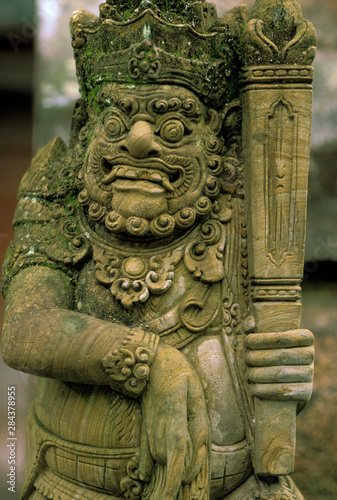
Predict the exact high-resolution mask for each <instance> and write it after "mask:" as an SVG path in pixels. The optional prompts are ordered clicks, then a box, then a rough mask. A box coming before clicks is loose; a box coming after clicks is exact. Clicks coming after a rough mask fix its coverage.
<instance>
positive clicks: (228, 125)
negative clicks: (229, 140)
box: [221, 99, 242, 136]
mask: <svg viewBox="0 0 337 500" xmlns="http://www.w3.org/2000/svg"><path fill="white" fill-rule="evenodd" d="M241 115H242V104H241V101H240V99H234V100H233V101H231V102H229V103H228V104H227V106H225V108H224V109H223V111H222V113H221V121H222V131H223V133H224V134H225V135H226V136H230V135H233V134H240V133H241Z"/></svg>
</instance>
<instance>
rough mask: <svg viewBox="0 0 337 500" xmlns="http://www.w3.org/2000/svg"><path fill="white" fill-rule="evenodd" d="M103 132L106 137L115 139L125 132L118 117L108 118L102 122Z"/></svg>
mask: <svg viewBox="0 0 337 500" xmlns="http://www.w3.org/2000/svg"><path fill="white" fill-rule="evenodd" d="M104 127H105V131H106V134H107V136H108V137H110V138H112V139H113V138H115V137H116V138H117V137H118V136H120V135H121V134H123V133H124V132H125V130H126V129H125V125H124V123H123V121H122V120H121V119H120V118H119V117H118V116H108V117H107V118H106V120H105V122H104Z"/></svg>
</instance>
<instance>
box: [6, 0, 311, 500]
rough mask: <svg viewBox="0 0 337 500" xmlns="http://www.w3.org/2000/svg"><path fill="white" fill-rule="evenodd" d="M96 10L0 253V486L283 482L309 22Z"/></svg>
mask: <svg viewBox="0 0 337 500" xmlns="http://www.w3.org/2000/svg"><path fill="white" fill-rule="evenodd" d="M99 9H100V12H99V17H96V16H94V15H93V14H91V13H90V12H88V11H76V12H75V13H74V14H73V16H72V19H71V33H72V43H73V47H74V53H75V59H76V65H77V75H78V79H79V84H80V90H81V99H80V100H79V101H78V102H77V104H76V106H75V110H74V115H73V124H72V133H71V139H70V144H69V147H68V146H66V145H65V144H64V142H63V141H62V140H61V139H60V138H56V139H54V140H53V141H52V142H51V143H50V144H48V145H47V146H46V147H44V148H43V149H41V150H40V151H39V153H38V154H37V156H36V157H35V159H34V160H33V162H32V164H31V167H30V168H29V170H28V171H27V173H26V175H25V176H24V178H23V180H22V182H21V185H20V188H19V203H18V207H17V210H16V213H15V219H14V227H15V239H14V240H13V242H12V243H11V246H10V248H9V250H8V253H7V257H6V261H5V265H4V271H5V272H4V280H3V293H4V295H5V297H6V315H5V321H4V330H3V342H2V349H3V356H4V359H5V361H6V363H7V364H9V365H10V366H12V367H13V368H16V369H18V370H22V371H25V372H28V373H32V374H35V375H38V376H39V380H38V384H37V389H36V395H35V400H34V402H33V405H32V407H31V410H30V413H29V457H28V464H27V473H26V480H25V485H24V489H23V492H22V497H21V498H22V499H25V500H26V499H29V500H43V499H61V500H73V499H75V498H76V499H77V498H78V499H80V498H81V499H82V498H83V499H92V500H101V499H102V500H103V499H108V498H109V499H122V498H129V499H134V500H136V499H139V500H140V499H143V500H210V499H212V500H213V499H214V500H215V499H224V498H226V499H228V500H243V499H244V500H253V499H261V500H266V499H276V500H299V499H302V498H303V497H302V495H301V494H300V492H299V491H298V489H297V488H296V486H295V485H294V483H293V482H292V480H291V479H290V477H289V474H290V473H291V472H293V469H294V463H293V461H294V459H293V456H294V439H295V417H296V413H297V412H299V411H301V410H302V409H303V408H304V406H305V405H306V403H307V401H308V399H309V398H310V395H311V390H312V376H313V336H312V334H311V332H309V331H307V330H301V329H299V320H300V309H301V304H300V296H301V289H300V286H299V285H300V281H301V276H302V267H303V258H304V234H305V214H306V190H307V169H308V156H309V141H310V119H311V81H312V68H311V66H310V64H311V62H312V60H313V57H314V53H315V43H316V35H315V30H314V28H313V27H312V25H311V23H309V22H308V21H305V20H303V17H302V13H301V9H300V6H299V3H298V1H297V0H257V1H256V3H255V6H254V8H253V10H252V12H251V13H250V16H249V13H248V11H247V8H246V7H245V6H239V7H236V8H235V9H233V10H232V11H230V12H229V13H227V14H226V15H224V16H223V17H221V18H217V14H216V9H215V6H214V4H212V3H207V2H205V1H201V2H194V1H189V0H188V1H184V2H182V1H180V0H176V1H171V2H167V1H164V0H157V1H155V2H150V1H148V0H144V1H140V0H129V1H123V0H116V1H113V0H107V2H106V3H103V4H101V5H100V7H99Z"/></svg>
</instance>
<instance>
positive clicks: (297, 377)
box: [247, 365, 314, 384]
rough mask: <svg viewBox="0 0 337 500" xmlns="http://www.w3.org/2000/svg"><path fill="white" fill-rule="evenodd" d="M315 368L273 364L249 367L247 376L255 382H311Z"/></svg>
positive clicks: (311, 366)
mask: <svg viewBox="0 0 337 500" xmlns="http://www.w3.org/2000/svg"><path fill="white" fill-rule="evenodd" d="M313 373H314V368H313V365H310V366H301V365H300V366H283V367H279V366H272V367H264V368H249V369H248V370H247V377H248V380H249V381H250V382H253V383H255V384H275V383H286V382H311V381H312V378H313Z"/></svg>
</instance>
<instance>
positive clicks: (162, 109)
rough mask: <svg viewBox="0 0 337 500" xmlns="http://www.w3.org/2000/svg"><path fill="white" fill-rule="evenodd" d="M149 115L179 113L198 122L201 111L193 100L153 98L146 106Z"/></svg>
mask: <svg viewBox="0 0 337 500" xmlns="http://www.w3.org/2000/svg"><path fill="white" fill-rule="evenodd" d="M146 111H147V112H148V113H149V114H156V115H163V114H164V113H174V112H180V113H182V114H184V115H185V116H186V117H188V118H193V119H197V120H199V119H200V117H201V115H202V111H201V109H200V106H199V104H198V102H197V101H195V100H194V99H193V98H191V97H189V98H185V99H180V98H179V97H175V96H174V97H169V98H163V97H160V98H155V99H152V100H151V101H150V102H148V103H147V105H146Z"/></svg>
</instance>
